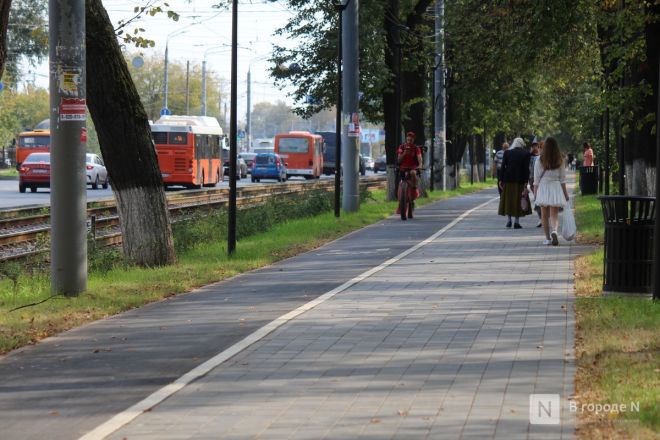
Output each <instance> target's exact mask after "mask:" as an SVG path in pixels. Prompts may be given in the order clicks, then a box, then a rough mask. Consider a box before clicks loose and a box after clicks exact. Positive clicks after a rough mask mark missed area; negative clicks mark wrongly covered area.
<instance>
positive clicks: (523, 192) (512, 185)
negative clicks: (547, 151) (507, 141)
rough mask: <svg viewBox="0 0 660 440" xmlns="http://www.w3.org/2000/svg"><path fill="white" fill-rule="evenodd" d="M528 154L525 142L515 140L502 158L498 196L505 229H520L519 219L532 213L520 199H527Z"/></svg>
mask: <svg viewBox="0 0 660 440" xmlns="http://www.w3.org/2000/svg"><path fill="white" fill-rule="evenodd" d="M529 158H530V155H529V152H528V151H526V150H525V141H523V140H522V138H515V139H514V140H513V143H512V144H511V147H510V148H509V149H508V150H507V151H506V152H505V153H504V156H503V158H502V181H501V182H500V184H499V186H500V189H501V190H502V193H501V195H500V206H499V210H498V213H499V215H503V216H507V217H508V221H507V223H506V227H507V228H510V227H511V226H512V219H514V221H513V228H514V229H521V228H522V226H521V225H520V217H524V216H526V215H529V214H531V213H532V209H531V207H530V204H529V203H526V206H523V203H521V201H522V199H527V202H529V199H528V192H529V191H528V190H527V184H528V183H529Z"/></svg>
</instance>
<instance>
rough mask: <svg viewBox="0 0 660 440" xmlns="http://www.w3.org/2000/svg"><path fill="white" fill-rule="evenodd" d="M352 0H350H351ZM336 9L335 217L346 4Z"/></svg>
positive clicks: (339, 157)
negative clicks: (337, 20)
mask: <svg viewBox="0 0 660 440" xmlns="http://www.w3.org/2000/svg"><path fill="white" fill-rule="evenodd" d="M349 1H350V0H349ZM334 6H335V11H337V13H338V14H339V29H338V30H337V104H336V106H337V108H336V109H335V110H336V113H337V115H336V119H335V217H339V216H340V215H341V209H340V205H339V198H340V195H341V112H342V102H341V101H342V81H341V76H342V72H341V65H342V44H341V39H342V37H343V28H344V9H346V6H345V5H342V4H341V3H335V5H334Z"/></svg>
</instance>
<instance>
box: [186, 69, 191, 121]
mask: <svg viewBox="0 0 660 440" xmlns="http://www.w3.org/2000/svg"><path fill="white" fill-rule="evenodd" d="M186 114H187V115H189V114H190V61H186Z"/></svg>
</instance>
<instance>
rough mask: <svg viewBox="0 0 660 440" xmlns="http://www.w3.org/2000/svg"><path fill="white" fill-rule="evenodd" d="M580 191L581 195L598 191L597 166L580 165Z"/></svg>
mask: <svg viewBox="0 0 660 440" xmlns="http://www.w3.org/2000/svg"><path fill="white" fill-rule="evenodd" d="M580 192H581V193H582V195H585V194H596V193H597V192H598V167H580Z"/></svg>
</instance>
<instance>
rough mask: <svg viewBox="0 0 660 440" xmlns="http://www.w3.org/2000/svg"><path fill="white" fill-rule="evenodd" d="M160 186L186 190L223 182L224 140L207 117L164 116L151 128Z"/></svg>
mask: <svg viewBox="0 0 660 440" xmlns="http://www.w3.org/2000/svg"><path fill="white" fill-rule="evenodd" d="M151 135H152V137H153V140H154V144H155V145H156V153H157V154H158V165H159V167H160V172H161V174H162V176H163V184H164V185H165V186H166V187H167V186H170V185H180V186H185V187H186V188H200V187H202V186H215V185H216V184H217V183H218V182H222V178H223V174H222V173H223V171H222V147H223V145H224V142H225V140H224V136H223V133H222V128H221V127H220V124H219V123H218V120H217V119H215V118H212V117H209V116H164V117H162V118H160V119H159V120H157V121H156V122H155V123H154V124H153V125H152V126H151Z"/></svg>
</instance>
